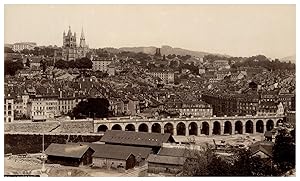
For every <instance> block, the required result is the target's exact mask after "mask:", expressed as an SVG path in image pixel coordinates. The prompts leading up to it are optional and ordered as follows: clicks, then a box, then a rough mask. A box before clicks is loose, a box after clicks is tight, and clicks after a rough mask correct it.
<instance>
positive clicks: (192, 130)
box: [188, 122, 198, 136]
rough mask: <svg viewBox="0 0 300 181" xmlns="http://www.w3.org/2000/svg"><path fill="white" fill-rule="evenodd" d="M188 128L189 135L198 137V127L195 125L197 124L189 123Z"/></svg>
mask: <svg viewBox="0 0 300 181" xmlns="http://www.w3.org/2000/svg"><path fill="white" fill-rule="evenodd" d="M188 128H189V135H195V136H197V135H198V125H197V123H195V122H191V123H190V124H189V127H188Z"/></svg>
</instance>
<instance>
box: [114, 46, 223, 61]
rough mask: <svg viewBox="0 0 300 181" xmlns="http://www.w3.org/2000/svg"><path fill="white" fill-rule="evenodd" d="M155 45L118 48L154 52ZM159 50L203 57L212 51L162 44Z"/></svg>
mask: <svg viewBox="0 0 300 181" xmlns="http://www.w3.org/2000/svg"><path fill="white" fill-rule="evenodd" d="M156 48H157V47H154V46H150V47H122V48H120V49H119V50H122V51H130V52H135V53H138V52H143V53H147V54H154V53H155V50H156ZM160 52H161V54H162V55H169V54H175V55H181V56H184V55H191V56H196V57H200V58H202V57H204V56H205V55H208V54H212V53H208V52H200V51H191V50H187V49H182V48H173V47H171V46H166V45H164V46H162V47H161V49H160ZM222 56H226V55H222Z"/></svg>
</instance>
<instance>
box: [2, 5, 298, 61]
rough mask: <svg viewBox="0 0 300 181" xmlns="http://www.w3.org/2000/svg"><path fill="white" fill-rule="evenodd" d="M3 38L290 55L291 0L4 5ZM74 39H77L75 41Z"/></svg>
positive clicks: (293, 16) (292, 44) (293, 24)
mask: <svg viewBox="0 0 300 181" xmlns="http://www.w3.org/2000/svg"><path fill="white" fill-rule="evenodd" d="M4 11H5V12H4V41H5V43H15V42H23V41H31V42H36V43H37V44H38V45H57V46H62V34H63V31H66V32H67V31H68V27H69V26H71V30H72V32H74V31H75V32H76V33H77V41H79V37H80V32H81V29H82V28H83V29H84V33H85V37H86V41H87V43H88V44H89V46H90V47H91V48H103V47H115V48H120V47H132V46H156V47H161V46H162V45H169V46H172V47H179V48H185V49H189V50H195V51H205V52H210V53H221V54H227V55H231V56H253V55H258V54H264V55H266V56H267V57H271V58H282V57H286V56H290V55H295V54H296V5H29V4H28V5H5V7H4ZM77 43H79V42H77Z"/></svg>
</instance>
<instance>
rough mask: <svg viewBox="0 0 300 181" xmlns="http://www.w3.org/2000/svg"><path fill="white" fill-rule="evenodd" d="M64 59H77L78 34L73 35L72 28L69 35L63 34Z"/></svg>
mask: <svg viewBox="0 0 300 181" xmlns="http://www.w3.org/2000/svg"><path fill="white" fill-rule="evenodd" d="M63 57H64V59H65V60H68V61H70V60H75V59H76V58H77V45H76V33H74V34H72V31H71V27H70V26H69V31H68V33H67V35H66V33H65V32H64V33H63Z"/></svg>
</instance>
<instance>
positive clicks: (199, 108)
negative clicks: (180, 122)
mask: <svg viewBox="0 0 300 181" xmlns="http://www.w3.org/2000/svg"><path fill="white" fill-rule="evenodd" d="M164 109H165V110H167V111H171V112H178V113H179V114H180V115H181V116H194V117H210V116H212V115H213V109H212V106H211V105H209V104H207V103H206V102H203V101H167V102H165V104H164Z"/></svg>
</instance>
